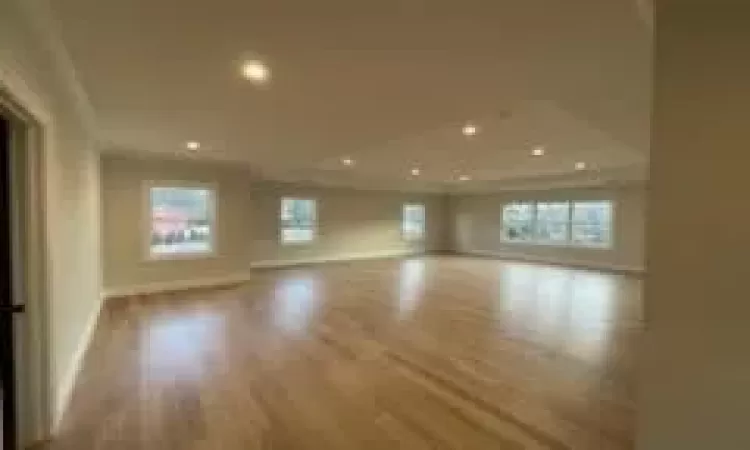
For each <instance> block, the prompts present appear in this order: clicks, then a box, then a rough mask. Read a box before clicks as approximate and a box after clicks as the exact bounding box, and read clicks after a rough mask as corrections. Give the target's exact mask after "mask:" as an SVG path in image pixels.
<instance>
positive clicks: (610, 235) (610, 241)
mask: <svg viewBox="0 0 750 450" xmlns="http://www.w3.org/2000/svg"><path fill="white" fill-rule="evenodd" d="M580 203H608V204H609V222H608V223H607V228H606V230H607V240H606V242H604V243H601V244H599V243H595V242H575V241H574V240H573V228H575V227H576V226H581V225H583V226H591V224H590V223H585V222H579V221H576V220H575V205H576V204H580ZM614 223H615V202H614V201H613V200H608V199H589V200H574V201H572V202H571V204H570V244H571V245H572V246H574V247H579V248H590V249H601V250H611V249H612V248H614V246H615V234H614V232H613V231H614Z"/></svg>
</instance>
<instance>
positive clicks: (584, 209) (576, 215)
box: [571, 201, 612, 247]
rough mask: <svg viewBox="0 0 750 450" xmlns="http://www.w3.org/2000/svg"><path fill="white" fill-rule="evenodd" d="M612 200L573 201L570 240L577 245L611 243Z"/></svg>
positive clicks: (608, 245)
mask: <svg viewBox="0 0 750 450" xmlns="http://www.w3.org/2000/svg"><path fill="white" fill-rule="evenodd" d="M611 231H612V202H609V201H589V202H575V203H573V223H572V232H571V240H572V242H573V243H574V244H577V245H588V246H594V247H597V246H598V247H610V246H611V245H612V234H611Z"/></svg>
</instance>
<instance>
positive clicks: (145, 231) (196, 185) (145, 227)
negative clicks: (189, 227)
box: [141, 180, 219, 262]
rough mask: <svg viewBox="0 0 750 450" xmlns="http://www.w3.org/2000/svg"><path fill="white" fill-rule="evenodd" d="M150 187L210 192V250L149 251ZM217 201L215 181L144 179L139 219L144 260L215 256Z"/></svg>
mask: <svg viewBox="0 0 750 450" xmlns="http://www.w3.org/2000/svg"><path fill="white" fill-rule="evenodd" d="M151 188H178V189H180V188H182V189H204V190H207V191H209V192H211V201H210V202H209V205H208V217H209V220H210V221H211V233H210V240H209V244H210V247H211V250H210V251H207V252H188V253H174V254H168V253H167V254H158V255H155V254H153V253H151V226H152V223H151ZM218 201H219V185H218V183H215V182H202V181H178V180H164V181H161V180H146V181H144V182H143V192H142V202H141V203H142V204H143V214H142V220H141V239H142V240H143V255H144V259H145V260H146V261H151V262H158V261H174V260H201V259H211V258H216V256H217V255H218V251H217V243H218V239H217V238H216V235H217V232H218V229H219V227H218V215H217V214H216V207H217V202H218Z"/></svg>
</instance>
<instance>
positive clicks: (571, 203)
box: [500, 198, 617, 251]
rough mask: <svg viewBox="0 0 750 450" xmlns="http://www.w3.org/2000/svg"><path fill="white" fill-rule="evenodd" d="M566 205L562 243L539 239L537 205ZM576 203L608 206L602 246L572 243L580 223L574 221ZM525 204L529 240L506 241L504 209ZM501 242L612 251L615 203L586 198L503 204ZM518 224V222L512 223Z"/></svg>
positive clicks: (607, 199) (606, 199)
mask: <svg viewBox="0 0 750 450" xmlns="http://www.w3.org/2000/svg"><path fill="white" fill-rule="evenodd" d="M559 203H567V204H568V214H567V220H566V221H565V226H566V233H565V234H566V238H565V240H564V241H552V240H547V239H540V237H539V232H538V228H539V226H538V224H539V204H559ZM578 203H607V204H609V206H610V216H609V223H608V224H607V236H608V240H607V242H606V243H603V244H596V243H585V242H574V241H573V228H574V227H576V226H578V225H580V223H578V222H575V221H574V219H573V218H574V211H575V205H576V204H578ZM518 204H527V205H531V208H532V217H531V221H530V222H529V223H530V225H531V229H532V236H531V239H530V240H514V239H508V237H507V228H506V224H507V223H509V222H507V221H506V219H505V209H506V206H509V205H518ZM500 213H501V217H500V224H501V230H500V233H501V240H502V242H503V244H507V245H532V246H544V247H569V248H575V249H585V250H605V251H607V250H613V249H614V248H615V244H616V242H615V238H616V235H615V230H614V227H615V216H616V214H617V201H616V200H614V199H611V198H587V199H540V200H516V201H509V202H505V203H503V205H502V207H501V212H500ZM514 222H516V223H520V221H514Z"/></svg>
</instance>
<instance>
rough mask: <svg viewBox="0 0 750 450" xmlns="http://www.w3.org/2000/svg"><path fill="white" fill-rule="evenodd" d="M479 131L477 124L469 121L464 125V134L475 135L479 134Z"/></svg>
mask: <svg viewBox="0 0 750 450" xmlns="http://www.w3.org/2000/svg"><path fill="white" fill-rule="evenodd" d="M477 131H479V130H478V129H477V126H476V125H474V124H471V123H467V124H466V125H464V127H463V129H462V130H461V132H462V133H463V134H464V136H474V135H476V134H477Z"/></svg>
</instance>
